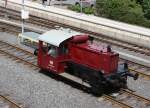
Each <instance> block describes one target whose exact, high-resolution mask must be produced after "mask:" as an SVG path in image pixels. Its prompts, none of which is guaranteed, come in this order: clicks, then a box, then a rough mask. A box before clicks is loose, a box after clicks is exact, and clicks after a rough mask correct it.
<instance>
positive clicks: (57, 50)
mask: <svg viewBox="0 0 150 108" xmlns="http://www.w3.org/2000/svg"><path fill="white" fill-rule="evenodd" d="M35 54H37V56H38V65H39V67H40V68H41V69H42V70H47V71H49V72H53V73H56V74H61V73H63V72H67V73H70V74H72V75H75V76H77V77H79V78H81V79H82V80H83V81H84V82H86V83H88V84H89V85H90V87H91V90H92V92H93V93H95V94H100V93H102V92H103V90H104V89H105V88H110V89H118V88H122V87H126V85H127V76H131V77H133V78H134V79H137V76H138V75H137V74H135V75H133V74H131V73H129V69H128V65H127V63H123V64H118V62H119V54H118V53H115V52H113V51H112V50H111V47H110V46H107V47H105V48H104V47H102V46H96V45H94V43H92V40H91V38H90V37H89V36H88V35H87V34H81V33H78V32H75V31H69V30H68V31H67V30H61V29H59V30H50V31H48V32H46V33H44V34H42V35H41V36H39V47H38V50H36V51H35Z"/></svg>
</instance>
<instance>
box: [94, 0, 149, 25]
mask: <svg viewBox="0 0 150 108" xmlns="http://www.w3.org/2000/svg"><path fill="white" fill-rule="evenodd" d="M96 12H97V15H98V16H102V17H106V18H110V19H113V20H119V21H123V22H127V23H131V24H137V25H141V26H146V27H149V25H147V24H150V23H149V21H147V20H146V19H145V18H144V12H143V9H142V6H141V5H140V4H138V3H137V1H135V0H97V1H96Z"/></svg>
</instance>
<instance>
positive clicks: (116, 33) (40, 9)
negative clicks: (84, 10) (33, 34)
mask: <svg viewBox="0 0 150 108" xmlns="http://www.w3.org/2000/svg"><path fill="white" fill-rule="evenodd" d="M0 6H4V0H2V1H0ZM7 8H10V9H14V10H21V8H22V5H21V1H19V0H8V5H7ZM25 9H26V10H28V11H29V13H30V14H31V15H34V16H38V17H42V18H45V19H49V20H52V21H55V22H58V23H62V24H67V25H69V26H73V27H77V28H80V29H83V30H86V31H90V32H94V33H97V34H101V36H107V37H110V38H113V39H117V40H121V41H125V42H129V43H132V44H135V45H139V46H143V47H147V48H150V29H147V28H143V27H138V26H134V25H129V24H126V23H121V22H117V21H113V20H109V19H105V18H100V17H95V16H92V15H84V14H81V13H76V12H72V11H69V10H66V9H59V8H56V7H53V6H46V7H44V6H43V5H41V4H38V3H34V2H30V1H26V2H25Z"/></svg>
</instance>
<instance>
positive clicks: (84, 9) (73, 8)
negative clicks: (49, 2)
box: [68, 5, 94, 14]
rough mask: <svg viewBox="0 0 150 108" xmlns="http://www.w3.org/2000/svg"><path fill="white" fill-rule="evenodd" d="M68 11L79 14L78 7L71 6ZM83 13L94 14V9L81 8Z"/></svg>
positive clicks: (79, 9)
mask: <svg viewBox="0 0 150 108" xmlns="http://www.w3.org/2000/svg"><path fill="white" fill-rule="evenodd" d="M68 8H69V9H70V10H73V11H76V12H81V8H80V5H71V6H69V7H68ZM82 11H83V13H85V14H94V8H92V7H83V8H82Z"/></svg>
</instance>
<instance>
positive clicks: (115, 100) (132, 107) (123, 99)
mask: <svg viewBox="0 0 150 108" xmlns="http://www.w3.org/2000/svg"><path fill="white" fill-rule="evenodd" d="M103 98H104V99H105V100H109V101H111V102H112V104H117V105H119V106H120V107H122V108H149V107H150V99H147V98H144V97H142V96H140V95H137V94H135V93H134V92H132V91H130V90H125V89H122V90H121V91H120V92H119V94H118V95H117V96H112V95H103Z"/></svg>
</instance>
